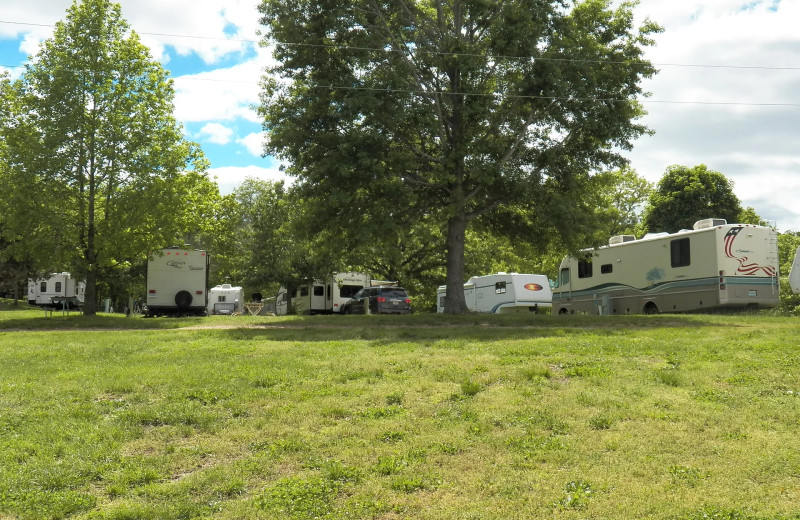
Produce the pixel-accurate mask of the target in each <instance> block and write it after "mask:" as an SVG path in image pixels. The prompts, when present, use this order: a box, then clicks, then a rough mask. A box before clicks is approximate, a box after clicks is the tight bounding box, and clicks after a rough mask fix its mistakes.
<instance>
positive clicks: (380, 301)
mask: <svg viewBox="0 0 800 520" xmlns="http://www.w3.org/2000/svg"><path fill="white" fill-rule="evenodd" d="M375 301H377V302H378V303H384V302H386V298H384V297H383V296H378V297H377V298H376V299H375Z"/></svg>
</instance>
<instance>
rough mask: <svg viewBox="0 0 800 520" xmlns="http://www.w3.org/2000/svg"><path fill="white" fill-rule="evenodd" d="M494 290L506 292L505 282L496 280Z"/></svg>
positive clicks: (498, 292) (501, 292)
mask: <svg viewBox="0 0 800 520" xmlns="http://www.w3.org/2000/svg"><path fill="white" fill-rule="evenodd" d="M494 292H495V293H496V294H504V293H505V292H506V282H497V283H496V284H494Z"/></svg>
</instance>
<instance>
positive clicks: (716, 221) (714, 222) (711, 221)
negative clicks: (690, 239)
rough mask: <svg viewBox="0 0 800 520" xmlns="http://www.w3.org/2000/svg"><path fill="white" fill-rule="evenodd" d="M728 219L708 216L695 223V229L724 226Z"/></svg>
mask: <svg viewBox="0 0 800 520" xmlns="http://www.w3.org/2000/svg"><path fill="white" fill-rule="evenodd" d="M727 223H728V221H727V220H725V219H724V218H707V219H703V220H698V221H697V222H695V223H694V229H708V228H712V227H716V226H724V225H725V224H727Z"/></svg>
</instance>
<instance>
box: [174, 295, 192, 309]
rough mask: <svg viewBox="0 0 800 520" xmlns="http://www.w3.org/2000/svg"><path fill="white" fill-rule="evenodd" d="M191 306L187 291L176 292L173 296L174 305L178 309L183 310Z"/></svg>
mask: <svg viewBox="0 0 800 520" xmlns="http://www.w3.org/2000/svg"><path fill="white" fill-rule="evenodd" d="M191 304H192V295H191V293H190V292H189V291H178V294H176V295H175V305H177V306H178V308H179V309H185V308H187V307H189V306H190V305H191Z"/></svg>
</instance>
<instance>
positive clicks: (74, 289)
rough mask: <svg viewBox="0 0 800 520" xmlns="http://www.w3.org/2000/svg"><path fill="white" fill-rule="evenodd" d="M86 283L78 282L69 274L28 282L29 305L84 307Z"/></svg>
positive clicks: (54, 275) (59, 274)
mask: <svg viewBox="0 0 800 520" xmlns="http://www.w3.org/2000/svg"><path fill="white" fill-rule="evenodd" d="M85 292H86V283H84V282H79V281H76V280H75V279H74V278H72V276H71V275H70V274H69V273H56V274H52V275H50V276H49V277H47V278H40V279H38V280H33V279H29V280H28V303H30V304H31V305H40V306H45V305H47V306H57V307H62V306H65V305H66V306H67V307H69V308H77V307H80V306H82V305H83V298H84V293H85Z"/></svg>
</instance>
